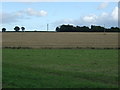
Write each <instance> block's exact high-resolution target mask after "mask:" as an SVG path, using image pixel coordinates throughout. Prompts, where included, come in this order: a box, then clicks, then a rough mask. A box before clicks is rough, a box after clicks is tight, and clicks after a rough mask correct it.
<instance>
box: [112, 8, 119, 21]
mask: <svg viewBox="0 0 120 90" xmlns="http://www.w3.org/2000/svg"><path fill="white" fill-rule="evenodd" d="M112 17H113V19H114V20H118V7H115V8H114V9H113V11H112Z"/></svg>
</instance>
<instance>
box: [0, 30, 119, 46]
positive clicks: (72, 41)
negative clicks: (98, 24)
mask: <svg viewBox="0 0 120 90" xmlns="http://www.w3.org/2000/svg"><path fill="white" fill-rule="evenodd" d="M2 46H3V47H29V48H118V33H105V34H104V33H87V32H86V33H83V32H4V33H2Z"/></svg>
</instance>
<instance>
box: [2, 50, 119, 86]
mask: <svg viewBox="0 0 120 90" xmlns="http://www.w3.org/2000/svg"><path fill="white" fill-rule="evenodd" d="M117 87H118V50H115V49H110V50H104V49H103V50H102V49H101V50H97V49H38V50H37V49H3V88H117Z"/></svg>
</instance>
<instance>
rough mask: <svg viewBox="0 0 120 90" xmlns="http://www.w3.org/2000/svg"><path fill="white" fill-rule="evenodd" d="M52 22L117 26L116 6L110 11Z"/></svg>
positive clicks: (58, 23)
mask: <svg viewBox="0 0 120 90" xmlns="http://www.w3.org/2000/svg"><path fill="white" fill-rule="evenodd" d="M66 20H67V21H66ZM53 24H55V25H58V26H59V25H61V24H72V25H79V26H91V25H101V26H104V24H105V26H106V27H112V26H118V7H115V8H114V9H113V11H112V12H111V13H107V12H103V13H101V14H100V15H96V14H89V15H85V16H83V17H80V18H77V19H63V20H57V21H55V22H54V23H53Z"/></svg>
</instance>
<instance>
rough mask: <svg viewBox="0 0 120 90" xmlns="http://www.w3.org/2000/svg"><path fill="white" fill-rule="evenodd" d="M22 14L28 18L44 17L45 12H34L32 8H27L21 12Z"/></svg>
mask: <svg viewBox="0 0 120 90" xmlns="http://www.w3.org/2000/svg"><path fill="white" fill-rule="evenodd" d="M23 14H27V15H29V16H46V15H47V12H46V11H44V10H40V11H36V10H34V9H32V8H28V9H26V10H24V11H23Z"/></svg>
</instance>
